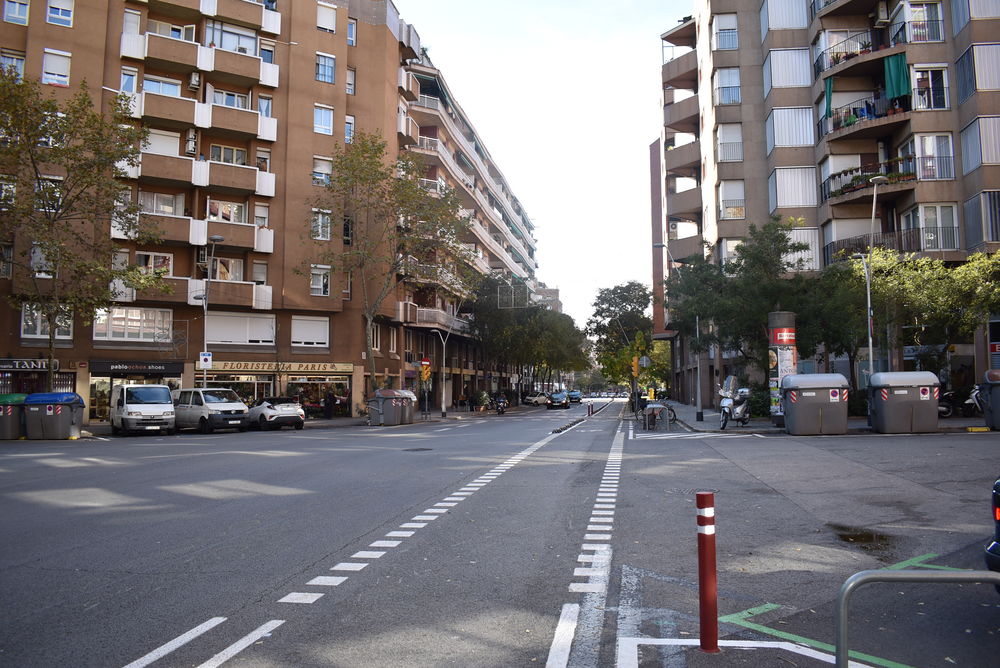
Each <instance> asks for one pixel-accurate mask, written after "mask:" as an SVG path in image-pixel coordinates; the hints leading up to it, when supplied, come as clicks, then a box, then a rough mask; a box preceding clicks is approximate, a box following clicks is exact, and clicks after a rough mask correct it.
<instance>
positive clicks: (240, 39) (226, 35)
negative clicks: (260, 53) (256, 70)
mask: <svg viewBox="0 0 1000 668" xmlns="http://www.w3.org/2000/svg"><path fill="white" fill-rule="evenodd" d="M205 40H206V43H207V45H208V46H215V47H217V48H219V49H223V50H225V51H235V52H236V53H245V54H247V55H248V56H256V55H257V34H256V33H255V32H254V31H253V30H250V29H248V28H241V27H239V26H235V25H231V24H229V23H223V22H221V21H208V22H207V23H206V24H205Z"/></svg>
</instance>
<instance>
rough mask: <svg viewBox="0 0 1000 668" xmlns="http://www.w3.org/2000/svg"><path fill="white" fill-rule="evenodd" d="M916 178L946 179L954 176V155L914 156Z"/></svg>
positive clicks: (926, 179) (922, 179) (929, 179)
mask: <svg viewBox="0 0 1000 668" xmlns="http://www.w3.org/2000/svg"><path fill="white" fill-rule="evenodd" d="M916 161H917V179H919V180H921V181H946V180H949V179H953V178H955V156H952V155H921V156H918V157H917V158H916Z"/></svg>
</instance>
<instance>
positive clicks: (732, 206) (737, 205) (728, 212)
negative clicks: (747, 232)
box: [719, 199, 747, 220]
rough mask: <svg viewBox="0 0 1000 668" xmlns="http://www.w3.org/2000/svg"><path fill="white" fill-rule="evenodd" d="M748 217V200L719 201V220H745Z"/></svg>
mask: <svg viewBox="0 0 1000 668" xmlns="http://www.w3.org/2000/svg"><path fill="white" fill-rule="evenodd" d="M746 217H747V205H746V200H743V199H724V200H720V201H719V220H743V219H744V218H746Z"/></svg>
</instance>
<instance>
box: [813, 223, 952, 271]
mask: <svg viewBox="0 0 1000 668" xmlns="http://www.w3.org/2000/svg"><path fill="white" fill-rule="evenodd" d="M869 246H871V247H873V248H889V249H891V250H896V251H899V252H900V253H923V252H928V251H947V250H961V241H960V238H959V233H958V227H921V228H914V229H910V230H899V231H896V232H877V233H876V234H875V235H874V236H872V235H870V234H862V235H859V236H856V237H849V238H847V239H840V240H838V241H832V242H830V243H828V244H827V245H826V246H824V247H823V261H824V262H825V263H826V264H832V263H833V262H838V261H841V260H846V259H847V258H849V257H851V255H853V254H854V253H866V252H868V248H869Z"/></svg>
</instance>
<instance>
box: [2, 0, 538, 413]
mask: <svg viewBox="0 0 1000 668" xmlns="http://www.w3.org/2000/svg"><path fill="white" fill-rule="evenodd" d="M3 12H4V14H3V17H2V18H3V20H2V21H0V48H2V54H0V55H2V63H3V65H4V66H7V67H14V68H16V69H18V70H20V71H21V72H22V76H24V77H27V78H31V79H36V80H39V81H41V83H42V84H43V87H46V88H51V90H52V91H53V93H54V94H55V95H57V96H59V97H60V98H62V97H66V96H68V95H69V94H71V93H72V92H74V91H75V90H76V87H77V86H78V85H79V84H80V82H82V81H83V80H86V81H87V83H88V86H89V89H90V90H91V92H92V93H94V94H95V95H97V96H99V99H95V102H97V103H98V104H104V103H106V102H107V101H108V100H109V99H110V96H114V95H115V94H116V93H117V92H119V91H121V92H124V93H126V94H127V95H129V96H130V97H131V108H132V111H133V116H134V118H135V120H136V122H140V123H142V124H143V125H144V126H145V127H146V128H148V129H149V132H150V138H149V142H148V145H146V146H144V147H143V150H142V154H141V161H140V165H139V167H138V168H136V169H134V170H132V172H131V173H130V174H129V180H128V181H127V183H128V184H129V185H130V186H131V189H132V195H133V197H134V198H136V199H135V200H134V201H137V202H138V203H139V204H140V205H141V208H142V210H143V212H144V213H145V215H147V216H149V219H150V220H152V221H153V222H155V223H156V224H157V225H158V226H159V227H160V229H162V230H163V239H162V242H161V243H159V244H157V245H155V246H137V245H136V244H135V243H134V242H131V241H129V240H128V239H121V240H120V241H121V249H122V250H121V252H120V258H119V260H120V261H123V262H125V261H127V262H133V263H137V264H140V265H143V266H149V267H154V268H166V269H167V276H168V278H167V279H166V281H167V283H169V285H170V287H171V288H172V290H171V292H170V293H169V294H165V295H161V294H153V293H150V294H146V293H139V294H128V295H125V298H124V299H122V301H121V302H120V303H119V304H117V305H116V306H115V307H114V308H112V309H110V310H109V311H108V312H106V313H99V314H97V317H96V318H95V319H94V322H93V324H92V325H86V324H84V320H83V319H82V318H81V317H80V315H79V314H76V317H75V319H74V323H73V326H72V327H71V328H68V329H66V330H61V331H59V332H58V333H57V338H58V345H59V348H58V353H57V358H58V364H59V372H58V375H57V389H60V390H66V391H76V392H78V393H79V394H81V395H82V396H83V397H84V398H85V399H86V400H87V403H88V406H89V407H90V408H89V415H88V419H90V420H96V419H103V418H104V417H105V416H106V414H107V401H108V392H109V390H110V386H111V384H112V383H116V382H123V381H126V380H128V381H130V382H148V383H169V384H171V385H173V386H177V387H180V386H191V385H193V384H195V383H200V382H201V376H202V373H201V372H200V371H197V370H196V362H197V358H198V353H199V352H200V351H203V350H208V351H211V352H212V353H213V356H214V362H213V368H212V370H210V371H208V372H207V380H208V384H209V385H211V386H224V387H232V388H234V389H236V390H237V391H238V392H239V393H240V394H241V395H242V396H244V397H245V398H246V399H254V398H257V397H262V396H268V395H274V394H285V393H287V394H291V395H298V396H300V397H301V398H302V400H303V401H304V402H305V403H307V404H310V405H311V406H313V407H315V406H318V404H319V402H320V400H321V399H323V398H325V397H327V396H330V395H332V396H335V397H337V398H339V399H340V404H339V407H338V410H339V411H340V412H342V413H347V412H348V411H351V410H353V409H356V408H357V407H358V406H359V405H362V404H363V401H364V397H363V394H364V386H365V382H364V381H365V378H366V373H367V372H366V363H365V360H364V354H365V353H364V350H365V332H364V324H363V322H364V320H363V317H362V315H361V311H360V308H359V305H358V304H357V302H356V300H354V299H352V286H351V284H350V282H349V281H348V279H347V276H345V275H339V274H338V272H337V271H336V270H335V269H334V268H330V267H323V266H317V265H309V264H308V258H307V257H306V256H305V250H304V248H303V247H304V246H306V245H307V244H303V243H301V240H303V239H309V238H310V237H313V238H315V236H314V235H315V233H316V232H315V230H316V227H315V226H314V225H313V216H314V211H313V208H312V207H313V204H314V203H315V201H316V198H317V195H318V194H319V192H320V189H321V187H322V185H323V184H324V182H325V180H326V179H327V178H328V175H329V174H330V172H331V163H332V160H331V158H332V155H333V151H334V147H335V146H336V145H337V144H338V143H340V144H343V143H344V142H349V141H350V139H351V135H352V134H353V133H354V132H355V131H357V130H364V131H367V132H373V131H379V132H381V134H382V136H383V138H384V139H385V140H386V141H387V142H388V147H389V151H390V154H395V152H398V151H403V150H411V151H413V152H414V153H417V154H419V155H420V156H422V158H423V159H424V160H425V162H426V165H427V166H426V170H427V171H426V177H427V178H426V185H427V187H428V188H431V189H434V188H439V187H442V186H444V185H447V186H451V187H454V188H455V189H456V191H457V192H458V194H459V196H460V197H461V199H462V201H463V206H464V207H465V210H466V213H467V214H468V215H469V216H470V217H471V218H472V219H473V220H474V221H475V223H474V224H473V225H471V226H470V229H469V232H468V237H467V239H465V242H466V243H467V244H468V245H469V248H470V249H471V250H473V252H474V255H475V266H476V268H477V269H478V270H479V271H481V272H483V273H488V272H498V273H500V274H502V275H504V276H505V277H507V278H508V279H509V280H511V281H515V282H518V283H522V284H524V285H526V286H527V289H528V290H529V291H534V289H535V286H536V282H535V278H534V276H535V270H536V268H537V265H536V261H535V240H534V238H533V231H532V230H533V228H532V224H531V221H530V220H529V218H528V216H527V215H526V214H525V212H524V210H523V208H522V207H521V205H520V204H519V202H518V201H517V199H516V198H515V197H514V196H513V194H512V193H511V192H510V189H509V188H508V186H507V184H506V182H505V180H504V177H503V175H502V173H501V172H500V170H499V169H498V167H497V166H496V164H495V163H494V162H493V160H492V158H491V157H490V155H489V153H488V151H487V150H486V149H485V147H484V145H483V143H482V141H481V140H480V138H479V137H478V135H477V134H476V132H475V129H474V127H473V126H472V124H471V123H470V121H469V119H468V118H467V116H466V115H465V113H464V112H463V111H462V109H461V108H460V107H459V105H458V103H457V101H456V100H455V98H454V96H453V95H452V93H451V91H450V90H449V89H448V86H447V84H446V82H445V80H444V78H443V76H442V75H441V73H440V71H438V70H437V69H436V68H435V67H434V66H433V64H432V63H431V62H430V60H429V59H428V58H427V56H426V54H425V53H423V52H422V49H421V47H420V38H419V35H418V33H417V31H416V30H415V29H414V27H413V26H411V25H408V24H407V23H405V22H404V21H402V20H401V19H400V17H399V14H398V12H397V11H396V8H395V7H394V6H393V4H392V3H391V2H387V1H384V0H348V1H347V2H338V3H332V2H324V1H317V0H295V1H294V2H292V1H291V0H267V1H264V2H255V1H252V0H9V1H6V2H4V3H3ZM321 227H323V226H321ZM326 227H329V228H330V230H329V237H330V238H329V242H330V243H332V244H343V242H344V239H343V238H342V235H341V232H340V230H339V229H337V226H332V225H331V226H326ZM324 229H325V228H324ZM109 233H110V234H112V235H113V234H114V232H109ZM4 252H9V250H7V249H5V250H4ZM3 268H4V271H2V272H0V294H2V293H3V292H7V293H9V292H10V290H11V289H12V288H11V286H12V282H11V280H9V279H10V273H11V267H10V264H9V263H8V264H5V265H4V267H3ZM419 273H420V276H421V279H420V280H419V281H415V282H412V283H411V282H404V283H401V284H400V287H399V289H398V292H397V294H395V295H393V297H392V298H390V299H388V300H386V302H385V303H384V306H383V309H382V317H381V318H380V321H379V322H378V323H377V325H376V327H375V331H373V336H374V341H375V344H376V345H375V348H376V351H375V355H376V356H377V357H378V360H377V364H376V367H377V369H378V372H377V381H378V382H380V383H388V384H391V386H393V387H409V388H412V387H414V386H415V384H416V380H417V377H418V371H417V369H416V368H415V367H414V362H419V360H420V359H421V358H424V357H428V358H430V359H431V362H432V370H433V372H434V373H433V383H434V389H433V392H432V396H435V397H438V396H440V387H441V385H440V384H441V383H444V385H445V390H446V391H445V402H446V404H447V403H451V402H452V401H453V400H455V399H457V398H458V397H459V396H460V395H461V393H462V392H464V391H465V390H466V388H477V387H478V388H487V389H490V388H491V386H492V387H495V384H496V383H497V382H498V381H499V382H502V379H501V378H499V377H497V376H495V375H494V374H492V373H491V371H490V369H488V368H484V365H483V360H482V359H481V356H480V354H479V352H478V350H477V347H476V344H475V342H474V341H473V340H471V339H470V338H469V337H468V336H467V334H468V322H467V321H466V320H464V319H463V318H462V317H461V315H460V313H459V309H458V306H459V301H458V300H457V298H456V295H455V294H454V291H453V290H451V289H449V288H450V287H452V285H453V284H451V283H450V281H449V280H448V278H447V276H446V272H443V271H427V272H419ZM206 279H208V280H207V281H206ZM206 283H208V285H206ZM206 288H208V290H209V294H208V299H207V308H206V305H205V302H204V301H202V297H203V295H204V294H205V292H206ZM206 316H207V317H206ZM0 327H2V328H3V332H4V336H3V341H4V345H3V347H2V349H0V392H25V391H27V392H31V391H40V390H42V389H44V388H43V385H42V384H43V381H44V368H45V363H44V360H42V359H41V358H43V357H45V355H46V353H45V350H46V346H47V340H46V339H47V334H43V332H41V331H39V330H38V328H37V326H35V325H33V320H32V319H31V318H25V317H24V314H23V313H20V312H17V311H15V310H12V309H10V308H9V307H8V306H7V305H6V304H3V305H0ZM445 334H448V335H449V336H448V345H447V349H446V353H447V356H446V357H442V355H441V339H442V338H444V335H445Z"/></svg>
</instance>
